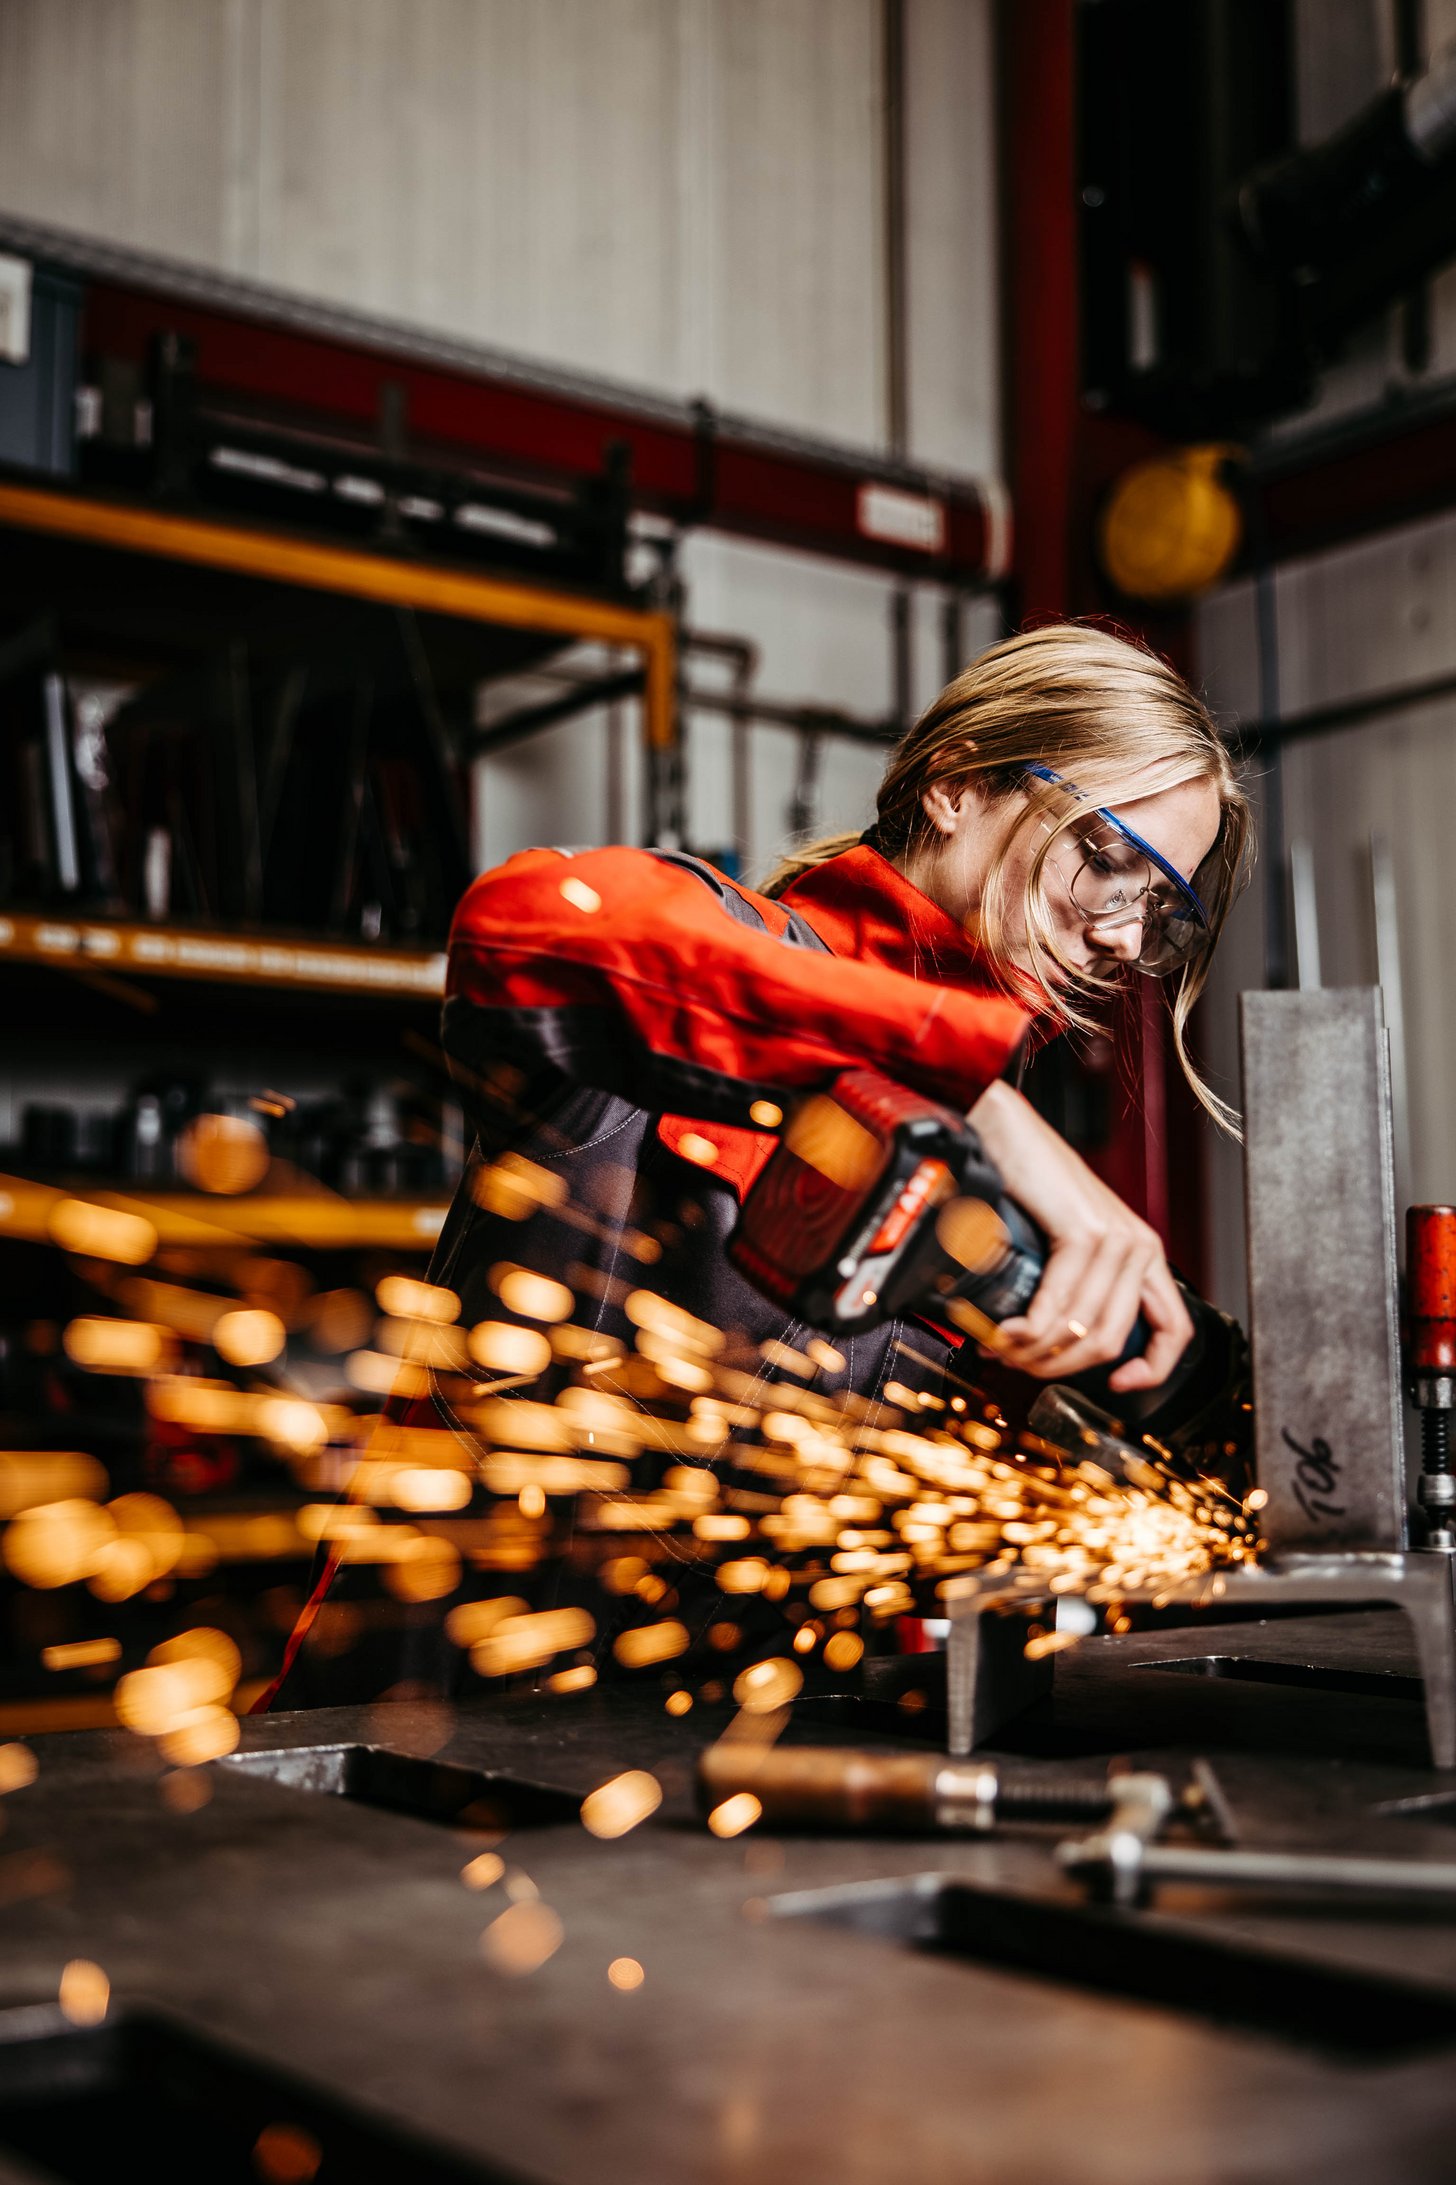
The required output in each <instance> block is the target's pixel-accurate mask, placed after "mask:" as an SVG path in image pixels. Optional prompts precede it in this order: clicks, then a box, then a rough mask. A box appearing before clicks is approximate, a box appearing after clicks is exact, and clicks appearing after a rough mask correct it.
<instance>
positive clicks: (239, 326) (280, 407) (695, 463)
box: [83, 278, 1009, 582]
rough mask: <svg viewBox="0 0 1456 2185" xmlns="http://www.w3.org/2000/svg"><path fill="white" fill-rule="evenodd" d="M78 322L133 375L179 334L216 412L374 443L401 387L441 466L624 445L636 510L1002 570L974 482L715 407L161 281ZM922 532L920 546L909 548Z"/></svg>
mask: <svg viewBox="0 0 1456 2185" xmlns="http://www.w3.org/2000/svg"><path fill="white" fill-rule="evenodd" d="M298 315H299V314H290V318H293V317H296V316H298ZM83 326H84V331H83V347H84V352H85V354H86V355H87V357H89V358H97V357H101V356H110V357H117V358H122V359H126V360H129V361H131V362H133V363H135V364H137V365H142V364H143V363H144V362H145V359H146V356H147V352H148V349H149V347H150V344H151V341H152V339H153V337H154V336H155V335H157V334H159V333H161V332H162V331H164V330H166V331H170V332H173V333H177V334H181V335H184V336H185V337H186V338H187V339H188V340H189V341H191V342H192V343H193V344H194V347H195V352H196V372H197V383H198V387H199V391H200V393H201V394H202V397H203V399H204V400H205V401H209V402H211V403H214V404H220V405H231V406H233V407H235V408H238V409H243V410H246V411H247V412H248V413H249V414H251V415H262V416H271V417H272V418H273V419H274V420H275V421H278V422H282V421H285V420H286V421H288V422H290V423H295V424H299V423H306V422H309V423H312V424H314V425H316V426H317V427H318V428H320V429H328V428H329V427H332V428H333V429H334V430H335V431H339V430H341V429H342V430H346V431H349V432H351V433H354V434H360V433H362V434H366V435H367V434H372V433H373V431H374V430H375V428H376V427H377V424H378V420H379V418H380V415H381V410H382V405H383V398H384V391H385V389H386V388H397V389H400V390H402V392H403V395H404V399H405V404H406V410H407V416H408V421H409V436H410V440H411V444H412V445H414V446H415V447H417V448H418V449H420V451H421V452H425V451H429V452H430V453H432V454H434V455H437V456H441V457H443V458H444V459H446V460H449V459H451V458H452V457H453V459H454V460H455V461H456V462H465V463H468V464H470V465H472V466H473V467H476V468H479V469H495V470H501V469H507V470H509V471H511V472H513V473H517V474H520V473H525V474H527V475H530V476H534V477H537V478H541V479H546V480H551V481H555V482H557V483H561V484H567V485H574V484H578V483H580V482H581V481H582V480H584V479H588V478H595V477H599V476H600V475H601V472H602V468H603V462H604V457H605V451H606V450H607V448H608V447H609V446H610V444H611V443H612V442H613V441H620V442H623V443H625V445H626V447H627V449H628V450H629V452H630V456H631V481H632V483H631V491H632V498H633V501H634V503H636V504H637V505H639V506H642V507H645V508H648V509H651V510H653V511H656V512H659V513H661V514H664V515H666V516H669V517H671V518H673V519H674V520H676V521H678V522H683V523H699V524H704V525H707V526H709V527H711V528H713V529H717V530H723V531H729V532H735V533H738V534H740V535H742V536H745V537H749V538H755V539H762V540H765V541H768V542H771V543H773V544H776V545H781V546H789V547H795V548H800V549H806V550H808V551H811V552H817V553H822V554H831V555H834V556H837V557H840V558H847V559H850V560H854V561H859V562H866V563H870V564H873V565H876V566H879V567H882V568H888V569H893V570H895V571H896V572H898V573H905V572H909V573H913V574H917V575H920V576H925V577H931V578H940V579H945V580H956V581H961V582H974V581H977V580H980V579H985V578H988V577H995V576H997V575H999V574H1000V573H1001V570H1002V568H1003V567H1004V564H1005V557H1006V551H1007V539H1008V535H1009V529H1008V523H1007V520H1006V518H1005V516H1004V514H1003V511H1002V508H1001V506H1000V501H1001V499H1003V498H1004V496H1001V495H1000V489H999V488H998V487H995V486H987V485H982V484H980V483H979V482H978V481H975V480H972V479H945V478H924V479H920V478H918V477H917V476H916V475H915V474H914V473H906V472H905V471H904V470H902V469H899V468H897V467H896V466H894V465H890V464H885V465H877V464H876V463H875V462H874V461H873V459H872V458H869V457H866V458H864V459H863V461H862V462H861V461H859V460H858V459H857V458H855V457H854V456H853V455H851V454H850V453H849V452H848V451H846V452H845V453H844V454H841V453H840V452H839V451H837V450H834V449H832V448H830V447H828V446H827V445H826V446H825V447H824V448H822V449H816V448H815V446H814V445H813V443H810V442H796V441H791V440H790V439H789V438H788V436H782V437H781V436H777V435H773V434H769V433H765V434H764V435H763V437H762V438H758V437H756V436H755V434H754V432H753V429H752V428H751V427H747V426H743V425H740V424H738V423H736V422H735V423H731V424H729V423H726V422H725V423H722V424H718V423H716V422H715V421H714V419H713V417H712V413H711V412H708V411H704V412H702V413H701V421H695V420H694V418H693V417H692V415H691V414H690V413H688V412H686V411H683V412H680V413H678V414H676V415H674V414H673V413H672V412H671V411H670V410H669V409H668V407H667V406H666V405H657V406H655V407H649V406H647V405H645V404H644V406H643V408H641V409H637V408H634V407H633V406H632V404H631V402H630V398H628V397H623V398H622V400H621V401H620V402H613V401H611V400H608V399H605V398H597V397H594V396H587V395H579V394H575V393H572V392H570V391H567V390H565V389H562V388H555V387H549V386H543V385H539V384H538V385H532V384H530V383H529V381H527V380H525V379H522V380H520V381H513V380H512V379H511V378H510V377H509V376H508V375H507V374H505V373H503V372H501V371H499V370H496V371H476V370H472V369H467V368H464V367H462V366H458V365H455V364H453V363H444V362H435V361H431V360H428V359H422V358H420V357H419V356H417V355H410V354H402V353H398V352H394V353H392V352H391V351H390V349H389V346H388V341H387V334H385V333H381V335H380V337H379V339H378V342H377V343H376V342H373V341H371V342H361V341H357V340H344V339H342V338H338V337H336V336H334V335H332V334H330V333H328V332H325V331H318V330H314V329H312V328H309V327H308V326H306V325H304V326H300V325H298V324H294V323H280V322H279V321H278V320H270V319H269V317H268V316H267V313H266V309H265V308H262V307H259V308H257V309H246V310H245V309H242V308H237V307H233V308H224V307H223V306H221V305H219V304H213V303H211V302H198V301H195V300H192V299H190V298H187V297H184V296H178V295H175V294H168V293H167V292H166V291H165V290H164V289H163V288H161V287H159V286H154V285H151V284H150V283H148V284H145V285H143V284H140V283H138V284H137V285H132V284H131V283H129V282H123V281H120V280H116V279H114V278H98V279H93V280H90V281H89V282H88V283H87V286H86V292H85V308H84V322H83ZM917 499H918V501H919V502H920V503H921V504H922V505H921V506H920V507H919V508H917V506H916V502H917ZM917 523H918V524H919V526H920V530H921V533H922V535H923V536H924V538H925V539H926V540H927V542H928V543H926V544H923V545H917V544H915V543H910V542H913V539H914V535H915V531H916V526H917ZM897 526H898V529H899V535H898V536H897V535H895V534H896V530H897ZM907 532H908V534H909V541H910V542H907V537H906V534H907Z"/></svg>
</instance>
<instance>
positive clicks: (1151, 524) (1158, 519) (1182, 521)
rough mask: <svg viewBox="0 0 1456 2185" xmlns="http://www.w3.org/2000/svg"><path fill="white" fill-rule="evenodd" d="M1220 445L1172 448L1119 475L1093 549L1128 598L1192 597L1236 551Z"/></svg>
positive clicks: (1238, 530)
mask: <svg viewBox="0 0 1456 2185" xmlns="http://www.w3.org/2000/svg"><path fill="white" fill-rule="evenodd" d="M1236 453H1237V450H1235V449H1232V448H1229V447H1226V446H1212V445H1211V446H1208V447H1200V448H1174V449H1170V450H1169V452H1168V453H1167V454H1165V455H1156V456H1153V457H1152V458H1151V459H1150V460H1149V461H1147V462H1145V463H1135V464H1134V465H1133V467H1132V469H1131V470H1126V471H1124V472H1123V474H1122V476H1121V477H1120V478H1119V479H1118V481H1117V483H1116V484H1115V485H1114V486H1113V488H1112V491H1111V492H1110V493H1109V495H1108V497H1107V500H1106V502H1105V503H1104V505H1103V509H1102V513H1101V516H1100V517H1099V519H1098V524H1097V549H1098V556H1099V559H1100V560H1101V563H1102V566H1103V568H1104V570H1105V571H1106V572H1107V575H1108V576H1109V577H1110V578H1111V579H1112V582H1113V583H1114V584H1115V585H1116V586H1117V589H1118V590H1119V591H1120V592H1124V593H1126V594H1127V596H1128V597H1129V598H1130V599H1152V600H1184V599H1193V598H1195V597H1196V596H1197V594H1198V593H1199V592H1206V591H1207V590H1208V588H1209V586H1210V585H1213V584H1216V583H1217V582H1218V580H1219V578H1220V577H1221V576H1223V575H1224V574H1225V573H1226V572H1227V570H1228V569H1229V567H1230V565H1231V564H1232V562H1233V558H1234V556H1235V554H1237V552H1238V550H1239V540H1240V537H1241V535H1242V530H1243V524H1242V519H1241V517H1240V513H1239V504H1238V502H1237V500H1236V499H1235V497H1234V495H1233V494H1232V493H1231V492H1230V491H1229V488H1228V487H1227V485H1226V484H1225V483H1224V480H1223V476H1222V472H1223V467H1224V465H1225V463H1226V462H1227V461H1228V459H1229V457H1230V456H1231V455H1234V454H1236Z"/></svg>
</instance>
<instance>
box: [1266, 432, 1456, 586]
mask: <svg viewBox="0 0 1456 2185" xmlns="http://www.w3.org/2000/svg"><path fill="white" fill-rule="evenodd" d="M1259 494H1260V500H1261V502H1262V504H1263V514H1264V530H1265V535H1266V538H1267V542H1268V550H1269V552H1270V554H1271V555H1272V556H1273V557H1274V558H1275V559H1276V560H1286V559H1288V558H1290V557H1291V556H1293V555H1296V554H1309V553H1313V552H1315V551H1316V550H1317V549H1319V548H1320V547H1325V546H1334V545H1338V544H1339V543H1340V542H1341V541H1343V540H1348V539H1356V538H1363V537H1365V536H1366V535H1368V534H1369V533H1370V532H1373V531H1389V530H1392V529H1394V528H1395V527H1396V526H1397V525H1399V524H1403V523H1411V522H1413V521H1414V520H1415V519H1416V518H1418V517H1421V516H1430V515H1435V514H1438V513H1439V512H1440V511H1442V510H1444V509H1449V508H1451V507H1452V506H1453V505H1456V411H1453V410H1450V409H1445V410H1441V411H1435V412H1432V413H1429V414H1427V415H1425V416H1415V417H1411V416H1410V415H1408V414H1407V415H1405V416H1402V415H1400V414H1399V413H1397V414H1396V415H1394V416H1390V417H1381V418H1377V419H1370V420H1368V421H1367V420H1361V421H1359V422H1357V423H1351V424H1350V425H1348V426H1347V427H1346V428H1345V430H1344V432H1343V433H1339V434H1331V435H1329V436H1328V437H1327V438H1325V437H1322V438H1321V439H1320V440H1318V441H1316V442H1315V443H1314V444H1313V445H1311V447H1310V448H1309V449H1308V450H1307V451H1306V452H1301V451H1299V450H1297V449H1296V450H1295V451H1293V452H1291V453H1290V454H1289V455H1288V456H1286V457H1284V458H1282V459H1281V460H1280V462H1279V464H1278V467H1277V469H1276V468H1274V467H1272V466H1271V467H1270V468H1269V469H1268V470H1267V471H1266V473H1265V475H1264V476H1263V478H1262V479H1261V480H1260V483H1259Z"/></svg>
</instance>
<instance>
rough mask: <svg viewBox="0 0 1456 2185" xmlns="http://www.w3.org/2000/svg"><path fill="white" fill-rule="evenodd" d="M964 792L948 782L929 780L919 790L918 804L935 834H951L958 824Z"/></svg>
mask: <svg viewBox="0 0 1456 2185" xmlns="http://www.w3.org/2000/svg"><path fill="white" fill-rule="evenodd" d="M963 795H964V792H963V791H962V790H960V789H956V788H953V787H952V786H951V785H950V783H949V782H944V781H933V782H930V783H929V784H928V785H927V786H926V787H925V788H924V789H922V790H921V792H920V806H921V810H922V811H923V812H924V814H925V816H926V818H927V819H928V820H929V821H930V824H931V826H932V827H933V828H934V829H935V831H936V833H937V834H941V835H953V834H954V833H955V831H956V829H957V827H958V826H959V825H960V819H961V799H962V797H963Z"/></svg>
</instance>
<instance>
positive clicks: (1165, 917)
mask: <svg viewBox="0 0 1456 2185" xmlns="http://www.w3.org/2000/svg"><path fill="white" fill-rule="evenodd" d="M1166 885H1167V883H1166V882H1165V881H1164V879H1163V875H1162V874H1161V873H1159V872H1157V871H1155V869H1154V868H1153V866H1152V865H1151V864H1150V863H1149V861H1148V859H1147V858H1145V857H1144V856H1143V854H1142V852H1141V851H1140V850H1138V849H1137V848H1136V847H1135V846H1134V844H1132V843H1131V842H1127V841H1124V840H1123V839H1122V837H1121V836H1119V835H1115V834H1111V833H1099V834H1097V835H1096V836H1095V837H1093V838H1092V839H1090V840H1087V841H1086V842H1085V843H1084V845H1083V851H1082V862H1081V864H1080V865H1079V867H1078V869H1077V872H1076V874H1075V876H1074V878H1073V881H1072V886H1071V894H1072V900H1073V902H1074V903H1075V904H1076V906H1077V908H1078V910H1079V911H1080V912H1081V913H1082V916H1083V917H1084V918H1085V919H1086V920H1087V922H1088V924H1089V925H1096V926H1120V925H1124V924H1127V923H1129V922H1131V921H1132V920H1134V919H1135V920H1136V921H1137V922H1138V923H1139V924H1140V925H1141V927H1142V947H1141V948H1140V949H1139V951H1138V957H1137V961H1138V966H1139V968H1140V969H1141V970H1143V971H1155V972H1168V971H1176V970H1177V969H1178V967H1179V965H1180V964H1183V963H1186V962H1187V960H1188V958H1189V957H1190V956H1194V955H1196V954H1197V953H1198V951H1199V949H1201V948H1202V947H1204V946H1205V945H1206V943H1207V940H1208V930H1207V928H1206V927H1205V926H1203V925H1202V924H1200V923H1199V921H1198V920H1197V919H1196V918H1194V917H1193V916H1192V915H1191V914H1190V913H1189V911H1188V909H1187V906H1186V905H1184V904H1182V903H1179V902H1169V901H1168V899H1167V896H1166V893H1165V892H1164V891H1165V889H1166Z"/></svg>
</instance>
